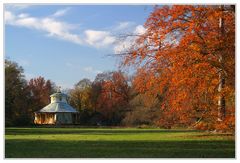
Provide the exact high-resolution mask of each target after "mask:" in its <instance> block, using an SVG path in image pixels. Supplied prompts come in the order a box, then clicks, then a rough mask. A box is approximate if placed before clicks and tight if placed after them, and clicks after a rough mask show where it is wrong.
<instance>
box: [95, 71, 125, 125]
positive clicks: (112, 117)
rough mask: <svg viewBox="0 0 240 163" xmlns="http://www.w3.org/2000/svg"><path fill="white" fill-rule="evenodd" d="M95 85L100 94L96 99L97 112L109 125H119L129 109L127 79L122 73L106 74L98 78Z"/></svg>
mask: <svg viewBox="0 0 240 163" xmlns="http://www.w3.org/2000/svg"><path fill="white" fill-rule="evenodd" d="M94 85H95V86H94V87H95V89H97V90H98V93H99V94H98V95H97V96H96V97H97V99H95V100H96V111H97V112H100V113H101V114H102V115H103V116H104V117H105V120H106V121H107V123H108V124H112V125H116V124H119V123H120V121H121V120H122V118H123V116H124V114H125V111H126V110H127V109H128V102H129V86H128V80H127V77H126V76H125V75H124V74H123V73H122V72H120V71H117V72H105V73H102V74H98V75H97V76H96V79H95V81H94ZM94 93H96V92H94ZM96 97H95V98H96Z"/></svg>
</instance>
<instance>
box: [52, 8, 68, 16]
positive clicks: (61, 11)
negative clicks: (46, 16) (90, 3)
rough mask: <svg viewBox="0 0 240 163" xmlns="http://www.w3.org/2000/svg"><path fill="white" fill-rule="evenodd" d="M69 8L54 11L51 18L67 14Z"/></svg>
mask: <svg viewBox="0 0 240 163" xmlns="http://www.w3.org/2000/svg"><path fill="white" fill-rule="evenodd" d="M68 10H69V8H65V9H62V10H58V11H56V12H55V13H54V14H53V15H52V16H53V17H60V16H63V15H65V14H66V13H67V12H68Z"/></svg>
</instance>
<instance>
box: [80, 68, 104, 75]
mask: <svg viewBox="0 0 240 163" xmlns="http://www.w3.org/2000/svg"><path fill="white" fill-rule="evenodd" d="M83 70H84V71H86V72H88V73H94V74H99V73H102V71H100V70H96V69H94V68H93V67H91V66H88V67H84V68H83Z"/></svg>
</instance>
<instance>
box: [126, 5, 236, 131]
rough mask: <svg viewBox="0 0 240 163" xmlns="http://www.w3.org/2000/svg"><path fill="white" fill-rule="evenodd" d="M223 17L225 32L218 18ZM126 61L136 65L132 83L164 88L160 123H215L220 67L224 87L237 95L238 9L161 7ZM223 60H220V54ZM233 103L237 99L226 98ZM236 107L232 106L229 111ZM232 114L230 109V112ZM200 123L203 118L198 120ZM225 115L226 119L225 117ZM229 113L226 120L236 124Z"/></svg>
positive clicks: (159, 91)
mask: <svg viewBox="0 0 240 163" xmlns="http://www.w3.org/2000/svg"><path fill="white" fill-rule="evenodd" d="M220 17H221V18H222V19H223V20H224V36H222V35H220V29H219V18H220ZM145 28H146V29H147V31H146V32H145V33H144V34H143V35H142V36H139V38H138V39H137V40H136V43H135V45H134V46H132V48H131V51H130V52H129V53H127V54H128V55H123V58H122V59H123V65H124V66H131V65H137V66H138V68H139V69H138V72H137V74H136V76H135V78H134V81H133V85H134V87H135V89H136V90H138V91H139V92H140V93H149V94H151V95H152V96H158V95H163V94H164V100H163V102H162V107H161V108H159V109H162V110H163V111H164V112H163V115H162V117H161V118H160V120H159V121H158V122H156V123H158V124H166V126H173V125H174V124H183V125H193V126H196V125H195V123H196V122H197V126H198V128H201V129H216V128H217V127H216V125H215V124H216V122H217V98H218V96H219V94H218V91H217V88H218V84H219V76H218V71H219V69H222V70H223V72H224V74H225V79H226V83H225V87H224V90H223V91H222V93H223V94H224V96H225V97H226V99H231V100H232V99H234V90H235V86H234V81H235V69H234V67H235V11H234V8H233V6H224V10H221V9H220V8H219V6H206V5H205V6H190V5H173V6H163V7H156V8H155V10H154V11H153V12H152V13H151V15H150V16H149V18H148V19H147V21H146V23H145ZM220 56H222V57H223V62H222V63H220V62H219V57H220ZM226 105H227V107H234V102H233V103H229V101H227V103H226ZM231 111H232V110H230V109H227V112H228V113H229V112H230V113H231V115H232V114H234V113H232V112H231ZM228 115H229V114H228ZM198 121H199V122H200V123H199V122H198ZM225 121H226V123H225ZM233 123H234V121H233V120H232V118H230V117H226V120H224V124H228V126H229V125H230V124H231V125H232V126H234V125H233Z"/></svg>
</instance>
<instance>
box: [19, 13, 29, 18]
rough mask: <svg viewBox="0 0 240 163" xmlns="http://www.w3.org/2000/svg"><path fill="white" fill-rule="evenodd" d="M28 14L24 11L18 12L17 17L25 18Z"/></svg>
mask: <svg viewBox="0 0 240 163" xmlns="http://www.w3.org/2000/svg"><path fill="white" fill-rule="evenodd" d="M28 16H29V15H28V14H25V13H22V14H19V15H18V17H19V18H26V17H28Z"/></svg>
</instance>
